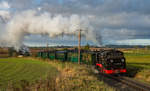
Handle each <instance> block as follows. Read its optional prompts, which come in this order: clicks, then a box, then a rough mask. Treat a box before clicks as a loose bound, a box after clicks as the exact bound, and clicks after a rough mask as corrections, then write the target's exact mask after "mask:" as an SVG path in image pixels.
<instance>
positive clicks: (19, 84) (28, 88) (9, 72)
mask: <svg viewBox="0 0 150 91" xmlns="http://www.w3.org/2000/svg"><path fill="white" fill-rule="evenodd" d="M0 86H1V87H0V91H115V89H114V88H111V87H109V86H108V85H106V84H105V83H104V82H103V81H101V80H99V76H98V75H96V74H95V73H94V72H93V71H92V69H91V67H90V66H88V67H87V65H79V64H75V63H71V62H60V61H56V60H55V61H54V60H53V61H50V60H48V59H45V60H43V59H34V58H7V59H0Z"/></svg>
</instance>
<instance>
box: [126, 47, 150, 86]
mask: <svg viewBox="0 0 150 91" xmlns="http://www.w3.org/2000/svg"><path fill="white" fill-rule="evenodd" d="M125 57H126V62H127V72H128V75H129V76H130V77H133V78H135V79H137V80H140V81H143V82H147V83H149V84H150V50H146V51H144V50H140V49H138V52H137V53H136V52H131V53H125Z"/></svg>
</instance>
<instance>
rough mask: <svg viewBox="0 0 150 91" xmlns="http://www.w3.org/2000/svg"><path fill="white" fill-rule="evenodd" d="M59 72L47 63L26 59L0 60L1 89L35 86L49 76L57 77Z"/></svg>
mask: <svg viewBox="0 0 150 91" xmlns="http://www.w3.org/2000/svg"><path fill="white" fill-rule="evenodd" d="M57 73H58V70H57V69H56V68H55V67H52V66H51V65H50V64H47V63H45V62H41V61H36V60H31V59H24V58H8V59H0V86H1V87H0V88H1V90H2V89H6V88H7V87H11V86H10V85H13V88H16V89H21V88H22V85H21V84H28V85H31V84H34V83H36V81H39V80H40V79H43V80H44V79H46V78H47V77H48V76H49V77H50V76H51V78H53V77H55V76H56V74H57Z"/></svg>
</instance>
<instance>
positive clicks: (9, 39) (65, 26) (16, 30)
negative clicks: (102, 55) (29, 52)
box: [0, 10, 96, 49]
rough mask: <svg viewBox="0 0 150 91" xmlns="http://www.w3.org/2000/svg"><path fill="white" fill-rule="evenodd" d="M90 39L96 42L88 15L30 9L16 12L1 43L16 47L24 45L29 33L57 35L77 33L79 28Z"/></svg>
mask: <svg viewBox="0 0 150 91" xmlns="http://www.w3.org/2000/svg"><path fill="white" fill-rule="evenodd" d="M79 29H81V30H82V34H83V35H84V36H85V37H86V38H87V39H88V40H89V39H90V40H92V41H95V42H96V36H95V35H94V32H93V27H92V26H91V25H90V23H89V20H88V18H87V17H84V16H78V15H71V16H68V17H66V16H63V15H51V14H50V13H47V12H45V13H42V14H39V13H37V11H34V10H28V11H24V12H22V13H18V14H16V15H15V16H14V17H13V18H12V19H11V20H10V22H8V24H7V25H6V34H5V35H4V36H2V38H1V41H0V45H2V44H3V45H10V46H13V47H15V48H16V49H18V48H20V46H21V45H23V40H24V37H25V36H27V35H29V34H41V35H48V36H49V37H56V36H59V35H61V34H64V35H77V33H78V30H79Z"/></svg>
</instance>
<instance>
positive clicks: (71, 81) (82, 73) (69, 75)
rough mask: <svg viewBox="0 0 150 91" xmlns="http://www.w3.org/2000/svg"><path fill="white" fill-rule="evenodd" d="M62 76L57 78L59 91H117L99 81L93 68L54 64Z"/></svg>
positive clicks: (71, 64)
mask: <svg viewBox="0 0 150 91" xmlns="http://www.w3.org/2000/svg"><path fill="white" fill-rule="evenodd" d="M49 64H51V65H53V66H54V67H56V68H57V69H58V70H59V72H60V75H59V76H58V77H57V78H56V87H57V91H116V90H115V89H113V88H111V87H109V86H107V85H106V84H105V83H104V82H103V81H100V80H99V76H98V75H96V74H95V73H94V72H93V70H92V68H91V66H87V65H79V64H75V63H71V62H65V63H62V62H58V61H56V62H52V61H49Z"/></svg>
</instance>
